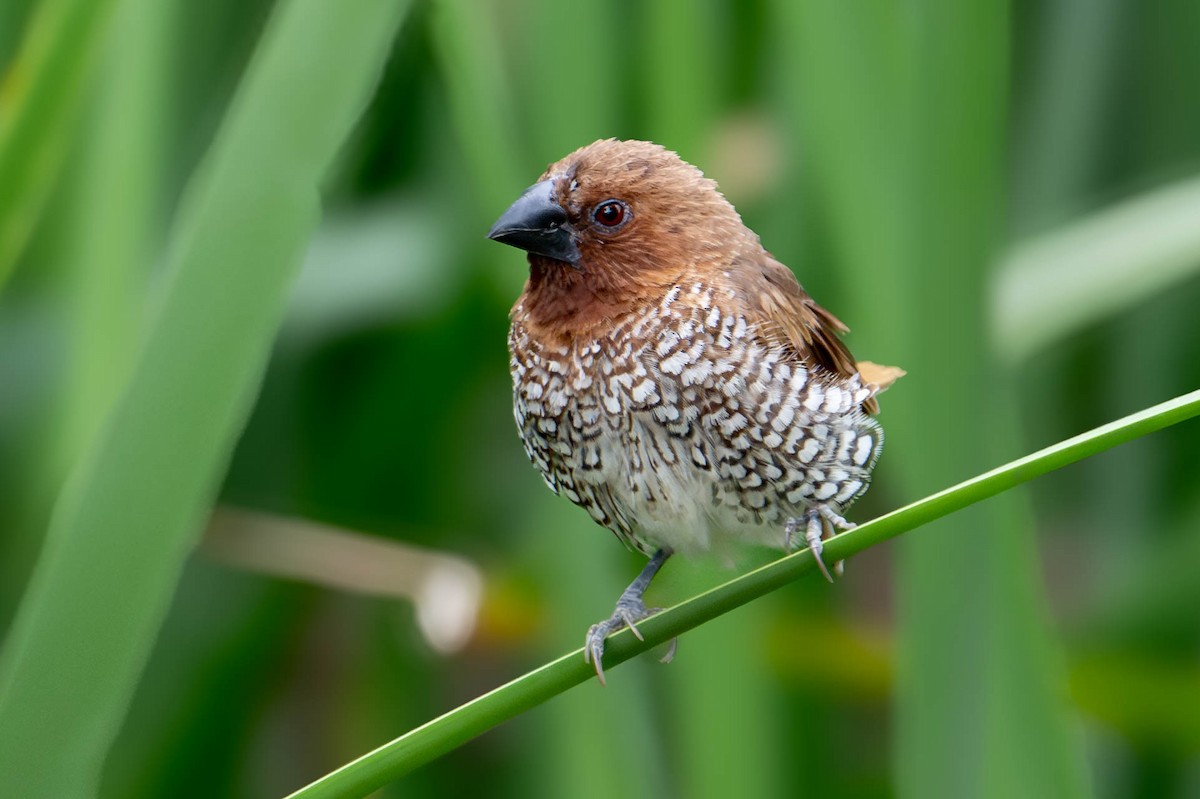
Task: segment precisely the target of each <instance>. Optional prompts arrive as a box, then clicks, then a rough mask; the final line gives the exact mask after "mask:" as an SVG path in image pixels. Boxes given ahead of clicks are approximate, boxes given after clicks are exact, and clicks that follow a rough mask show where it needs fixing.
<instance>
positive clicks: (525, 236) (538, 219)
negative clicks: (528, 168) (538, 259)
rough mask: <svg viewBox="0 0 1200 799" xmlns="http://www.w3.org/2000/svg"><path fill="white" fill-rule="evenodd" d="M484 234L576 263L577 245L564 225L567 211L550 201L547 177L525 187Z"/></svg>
mask: <svg viewBox="0 0 1200 799" xmlns="http://www.w3.org/2000/svg"><path fill="white" fill-rule="evenodd" d="M488 238H489V239H495V240H496V241H502V242H504V243H505V244H511V245H512V246H513V247H517V248H519V249H522V250H525V251H526V252H531V253H535V254H537V255H544V256H546V257H547V258H554V259H555V260H558V261H566V262H567V263H569V264H571V265H572V266H577V265H578V264H579V248H578V247H576V246H575V238H574V237H573V236H572V235H571V229H570V228H569V227H568V226H567V212H566V211H564V210H563V207H562V206H561V205H559V204H558V203H557V202H555V201H554V182H553V181H551V180H543V181H542V182H541V183H535V184H533V185H532V186H530V187H529V188H528V189H526V190H525V193H524V194H522V195H521V196H520V197H518V198H517V201H516V202H515V203H513V204H512V205H510V206H509V208H508V210H507V211H505V212H504V213H503V214H502V215H501V216H500V218H499V219H497V220H496V224H494V225H492V229H491V230H489V231H488Z"/></svg>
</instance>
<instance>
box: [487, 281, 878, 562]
mask: <svg viewBox="0 0 1200 799" xmlns="http://www.w3.org/2000/svg"><path fill="white" fill-rule="evenodd" d="M737 304H738V297H737V296H736V292H735V291H734V290H733V289H731V288H719V287H714V286H712V285H706V284H705V283H703V282H690V283H686V284H680V285H676V286H674V287H672V288H670V290H669V291H667V293H666V294H665V296H664V297H663V298H662V299H661V301H659V302H657V303H651V304H648V305H646V306H644V307H641V308H637V309H632V310H631V311H630V312H628V313H626V314H624V315H622V316H620V317H618V318H614V319H612V320H611V324H609V325H606V326H604V327H603V328H602V329H600V330H598V331H596V332H594V333H592V334H589V335H586V336H579V337H575V338H574V339H571V340H567V341H554V340H541V339H539V338H538V337H536V336H534V335H531V333H530V330H529V329H528V328H527V327H526V324H525V321H524V313H525V312H524V309H523V308H522V306H521V305H520V304H518V306H517V307H516V308H515V309H514V315H513V327H512V331H511V335H510V339H509V344H510V349H511V353H512V361H511V367H512V377H513V400H514V413H515V417H516V421H517V426H518V428H519V430H520V432H521V437H522V440H523V442H524V445H525V450H526V453H527V454H528V455H529V458H530V460H531V461H532V462H533V463H534V465H535V466H536V467H537V468H538V470H539V471H540V473H541V475H542V477H543V478H544V479H545V481H546V483H547V484H548V485H549V486H550V487H551V488H552V489H553V490H554V491H556V492H557V493H560V494H562V495H565V496H566V497H567V498H569V499H570V500H571V501H573V502H575V503H576V504H579V505H580V506H582V507H583V508H585V509H586V510H587V511H588V513H590V514H591V516H592V517H593V518H594V519H595V520H596V521H597V522H599V523H600V524H602V525H604V526H605V527H608V528H609V529H611V530H612V531H613V532H615V533H616V534H617V535H618V536H620V537H621V538H622V539H623V540H624V541H625V542H626V543H627V544H629V545H631V546H633V547H636V548H637V549H639V550H641V551H643V552H647V553H650V552H652V551H654V550H655V549H656V548H658V547H663V546H667V547H669V548H671V549H672V550H673V551H688V550H693V551H695V550H705V549H708V548H710V547H711V546H713V545H714V544H715V543H719V542H720V541H721V540H723V539H736V540H749V541H753V542H755V543H761V544H765V545H770V546H777V547H778V546H782V545H783V544H784V540H783V533H782V529H783V527H782V526H783V523H784V522H785V521H786V520H787V519H788V518H791V517H797V516H800V515H802V514H803V512H804V510H805V509H806V508H809V507H812V506H814V505H817V504H821V505H825V506H827V507H829V508H831V509H833V510H834V511H835V512H840V510H841V509H842V508H844V507H845V506H846V505H848V504H849V503H850V502H852V501H853V500H854V499H855V498H856V497H858V496H859V495H860V494H862V492H863V491H865V490H866V488H867V485H868V482H869V479H870V472H871V469H872V467H873V465H874V461H875V458H876V457H877V455H878V453H879V449H880V446H881V444H882V433H881V431H880V429H879V427H878V425H877V424H876V423H875V421H874V420H873V419H872V418H871V417H870V416H869V415H867V414H866V413H865V412H864V410H863V405H864V403H866V402H868V401H869V399H870V397H871V396H872V393H873V392H872V390H871V389H870V387H868V386H865V385H863V383H862V381H861V379H860V378H859V377H858V376H857V375H855V376H852V377H850V378H845V377H842V376H840V375H835V374H833V373H831V372H828V371H826V370H824V369H821V368H820V367H817V366H814V365H812V364H806V363H804V362H803V361H801V360H799V359H798V358H797V357H796V355H795V353H794V352H791V351H790V350H788V349H787V348H785V347H781V346H779V345H777V344H774V343H772V342H771V340H770V339H769V338H767V337H764V336H763V335H762V331H760V330H758V329H756V327H755V325H754V323H753V322H751V321H749V320H747V318H746V317H745V315H743V314H741V313H739V312H738V310H737Z"/></svg>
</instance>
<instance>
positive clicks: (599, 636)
mask: <svg viewBox="0 0 1200 799" xmlns="http://www.w3.org/2000/svg"><path fill="white" fill-rule="evenodd" d="M669 557H671V550H669V549H666V548H663V549H660V550H658V551H657V552H655V553H654V557H652V558H650V562H649V563H647V564H646V566H645V568H643V569H642V573H641V574H639V575H638V576H637V578H636V579H635V580H634V581H633V582H632V583H630V584H629V587H628V588H626V589H625V590H624V591H623V592H622V593H621V597H620V599H618V600H617V607H616V608H615V609H614V610H613V614H612V615H611V616H609V617H608V618H607V619H606V620H604V621H602V622H600V623H599V624H593V625H592V627H591V629H589V630H588V632H587V640H586V641H585V642H584V645H583V659H584V661H586V662H588V663H591V664H592V665H593V666H595V667H596V677H597V678H599V680H600V684H601V685H604V665H603V664H602V663H601V660H602V659H603V657H604V639H606V638H608V636H610V635H612V634H613V633H615V632H617V631H618V630H620V629H622V628H624V627H628V628H629V629H630V631H631V632H632V633H633V634H634V635H635V636H637V638H638V640H639V641H644V640H645V639H644V638H642V633H641V632H640V631H639V630H638V628H637V623H638V622H639V621H641V620H642V619H645V618H647V617H649V616H653V615H654V614H655V613H657V612H658V611H659V610H661V608H649V609H647V608H646V603H645V602H644V601H643V600H642V596H643V595H644V594H645V593H646V589H647V588H648V587H649V586H650V581H651V580H653V579H654V575H656V574H658V570H659V569H661V568H662V565H663V564H664V563H666V562H667V558H669ZM674 655H675V642H674V641H672V642H671V648H670V650H668V652H667V654H666V656H664V657H663V662H664V663H666V662H669V661H670V660H671V658H672V657H674Z"/></svg>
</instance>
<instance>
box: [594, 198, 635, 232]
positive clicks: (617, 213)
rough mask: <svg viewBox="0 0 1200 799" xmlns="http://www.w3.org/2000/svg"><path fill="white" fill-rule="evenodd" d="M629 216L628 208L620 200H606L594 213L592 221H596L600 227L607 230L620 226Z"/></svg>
mask: <svg viewBox="0 0 1200 799" xmlns="http://www.w3.org/2000/svg"><path fill="white" fill-rule="evenodd" d="M628 215H629V214H628V207H627V206H626V205H625V203H623V202H621V201H620V200H605V201H604V202H602V203H600V204H599V205H597V206H596V209H595V210H594V211H592V219H595V220H596V223H597V224H598V225H601V226H602V227H606V228H615V227H618V226H620V225H621V224H622V223H624V222H625V219H626V217H627V216H628Z"/></svg>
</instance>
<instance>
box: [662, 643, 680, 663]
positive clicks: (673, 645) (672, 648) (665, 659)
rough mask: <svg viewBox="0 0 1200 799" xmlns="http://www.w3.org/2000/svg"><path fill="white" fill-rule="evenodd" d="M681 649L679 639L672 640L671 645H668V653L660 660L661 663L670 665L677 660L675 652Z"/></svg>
mask: <svg viewBox="0 0 1200 799" xmlns="http://www.w3.org/2000/svg"><path fill="white" fill-rule="evenodd" d="M678 648H679V639H678V638H672V639H671V643H669V644H667V651H666V652H665V653H663V656H662V657H661V658H659V659H658V662H659V663H670V662H671V661H672V660H674V659H675V650H677V649H678Z"/></svg>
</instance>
